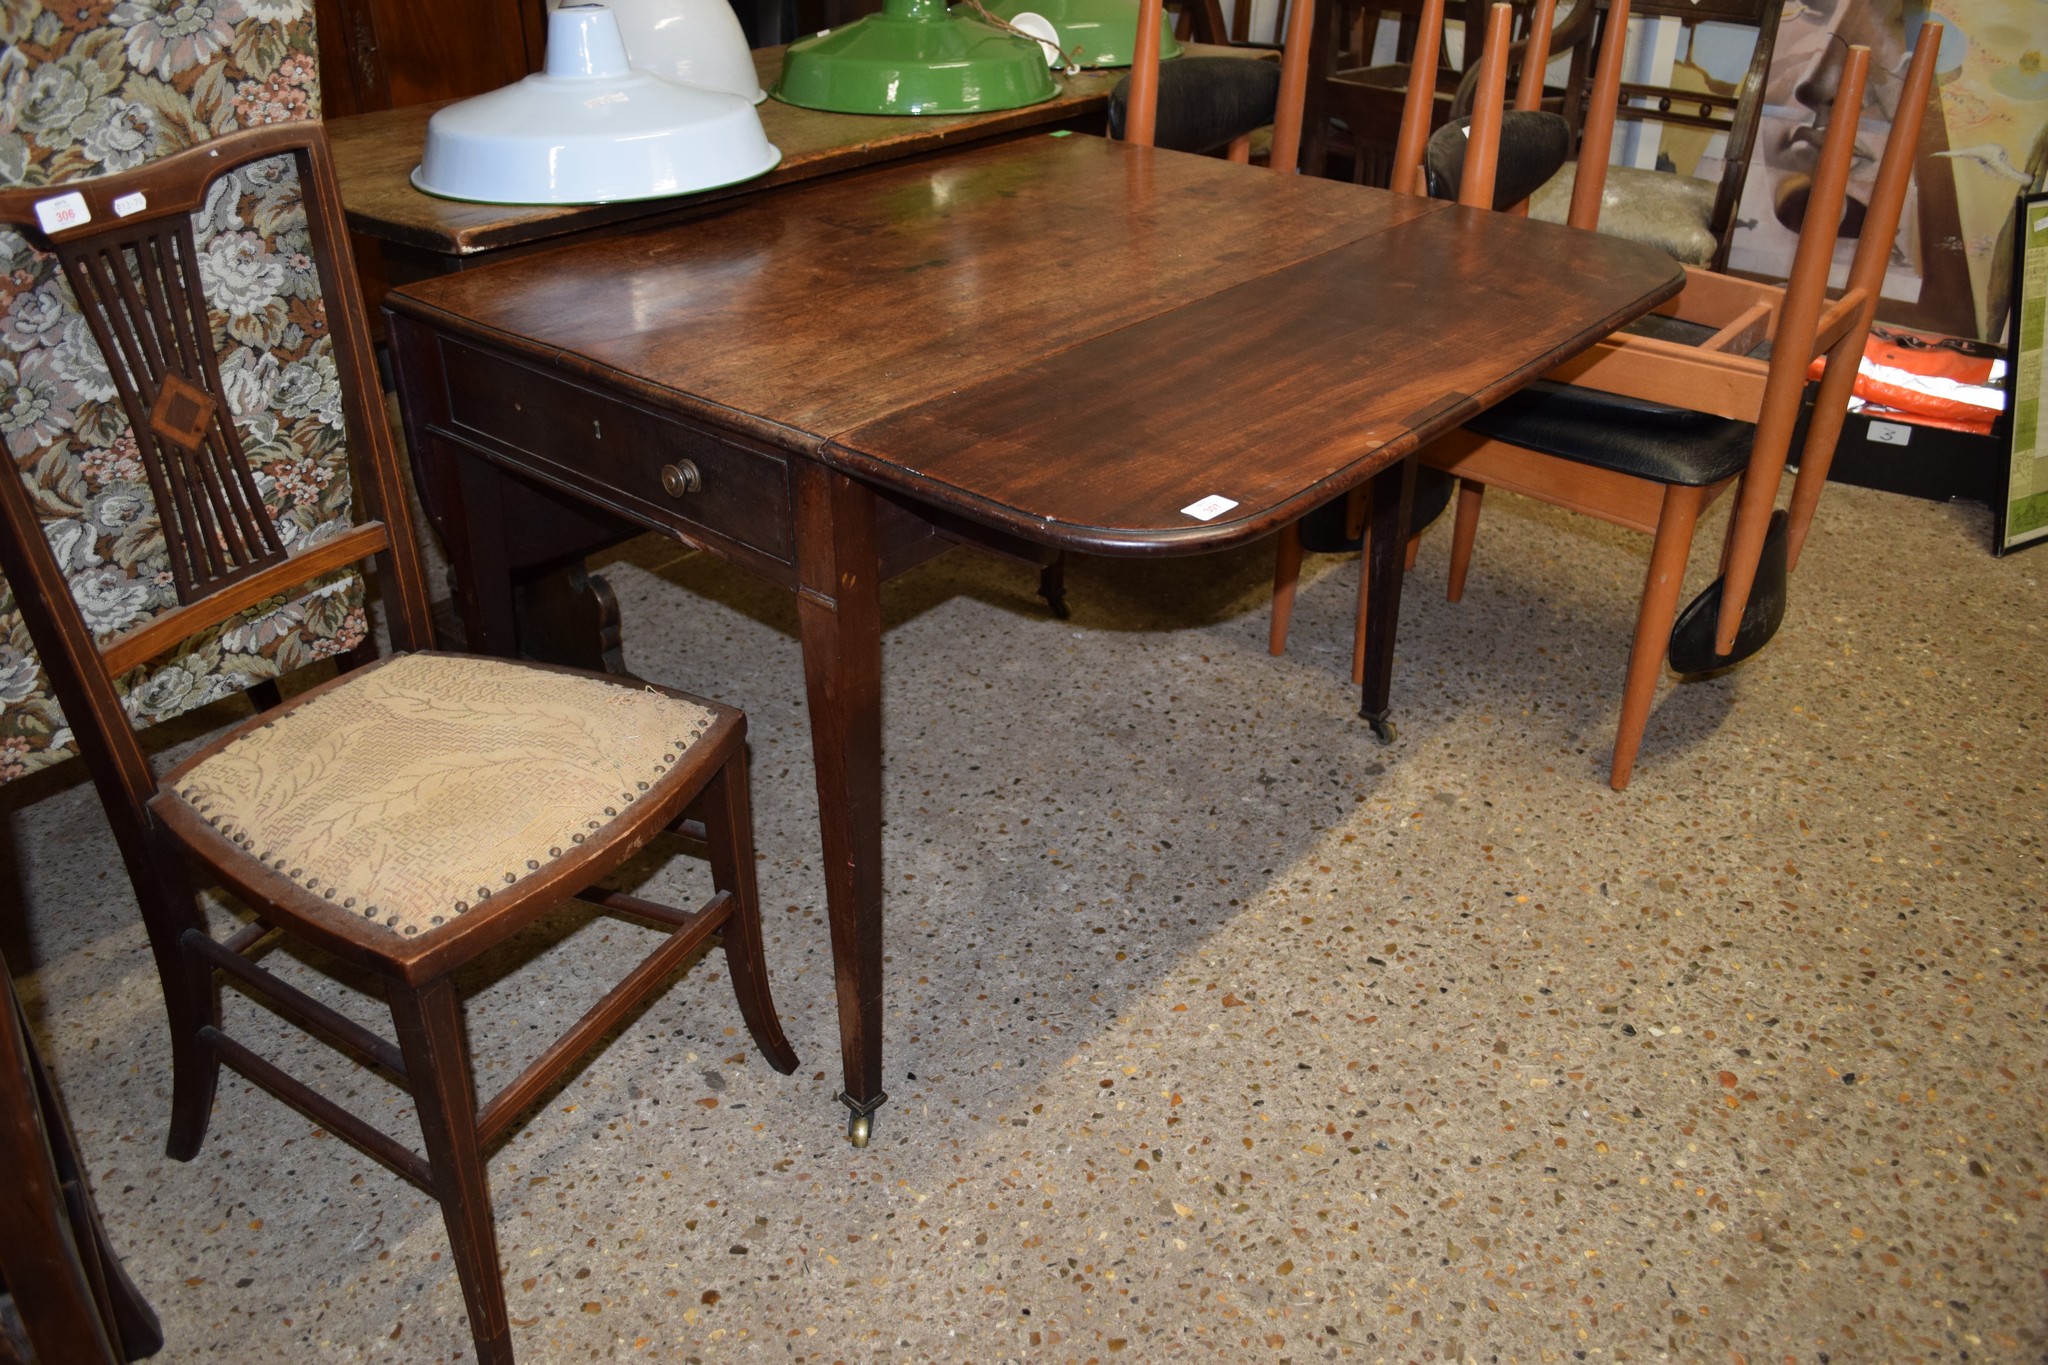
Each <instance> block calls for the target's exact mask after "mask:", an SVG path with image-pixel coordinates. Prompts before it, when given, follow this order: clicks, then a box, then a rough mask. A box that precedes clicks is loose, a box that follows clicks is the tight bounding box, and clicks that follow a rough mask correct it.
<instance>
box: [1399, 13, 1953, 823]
mask: <svg viewBox="0 0 2048 1365" xmlns="http://www.w3.org/2000/svg"><path fill="white" fill-rule="evenodd" d="M1624 3H1625V0H1616V8H1617V10H1619V8H1620V7H1621V5H1622V4H1624ZM1940 32H1941V28H1940V25H1938V24H1929V25H1927V26H1926V27H1925V28H1924V29H1923V30H1922V32H1921V36H1920V39H1919V42H1918V44H1917V46H1916V49H1915V53H1914V56H1913V60H1912V65H1911V67H1910V68H1909V70H1908V72H1907V75H1906V80H1905V84H1904V91H1903V94H1902V96H1901V99H1900V103H1899V106H1898V113H1897V115H1896V117H1895V118H1894V119H1893V122H1892V125H1891V131H1890V134H1889V136H1888V138H1887V140H1886V143H1885V148H1884V152H1883V157H1882V160H1881V162H1880V164H1879V168H1878V172H1877V179H1876V182H1875V185H1874V187H1873V190H1872V193H1871V196H1870V201H1869V205H1868V209H1867V212H1866V213H1865V215H1864V217H1863V222H1862V231H1861V233H1860V235H1859V238H1858V241H1857V246H1856V254H1855V259H1854V262H1853V264H1852V265H1851V267H1850V270H1849V276H1848V284H1847V288H1846V289H1845V291H1844V292H1843V293H1842V294H1841V296H1840V297H1838V298H1836V299H1833V300H1830V299H1829V298H1828V297H1827V276H1828V269H1829V264H1830V261H1831V258H1832V256H1833V253H1834V244H1835V235H1836V229H1837V225H1838V224H1840V223H1842V222H1843V215H1844V203H1845V200H1846V197H1847V196H1846V189H1847V182H1848V174H1849V168H1850V164H1851V161H1852V159H1853V157H1854V156H1855V155H1856V152H1855V142H1856V137H1857V124H1856V121H1855V120H1854V119H1840V120H1837V121H1836V122H1835V125H1834V126H1833V127H1832V128H1830V129H1829V131H1828V136H1827V141H1826V144H1825V145H1824V147H1823V149H1822V153H1821V161H1820V164H1819V167H1818V169H1817V171H1816V174H1815V176H1814V181H1813V190H1812V198H1811V199H1810V201H1809V203H1810V207H1809V209H1808V212H1807V214H1806V227H1805V229H1804V231H1803V232H1802V233H1801V235H1800V239H1799V246H1798V250H1797V253H1796V255H1795V257H1794V262H1793V268H1792V274H1791V278H1790V280H1789V281H1788V282H1787V283H1786V284H1785V285H1784V286H1783V287H1779V286H1775V285H1770V284H1763V283H1758V282H1754V281H1749V280H1743V279H1736V278H1732V277H1730V276H1725V275H1720V274H1716V273H1714V272H1712V271H1708V270H1703V269H1700V268H1698V267H1688V269H1687V282H1686V286H1685V288H1684V291H1683V292H1682V293H1681V294H1680V295H1679V296H1678V297H1677V298H1676V299H1675V300H1673V301H1672V302H1671V303H1669V304H1667V305H1665V307H1664V309H1663V310H1662V313H1663V316H1662V318H1661V319H1653V320H1652V321H1657V322H1661V324H1662V325H1661V326H1660V327H1656V328H1648V329H1644V332H1643V334H1627V333H1624V334H1620V335H1617V336H1615V337H1613V338H1610V339H1609V340H1608V341H1606V342H1603V343H1602V344H1601V345H1600V346H1598V347H1595V348H1594V349H1593V350H1592V351H1590V352H1588V353H1587V354H1586V355H1585V356H1583V357H1581V358H1579V359H1577V360H1575V361H1573V362H1571V363H1570V364H1568V365H1566V366H1564V367H1563V368H1562V369H1561V370H1559V371H1557V372H1555V373H1553V374H1552V375H1551V376H1550V377H1549V379H1547V380H1545V381H1540V382H1539V383H1537V384H1535V385H1532V386H1530V387H1529V388H1528V389H1525V390H1523V391H1522V392H1521V393H1519V394H1516V395H1514V396H1512V397H1510V398H1508V399H1507V400H1505V401H1503V402H1501V403H1500V404H1497V405H1496V406H1495V407H1493V408H1490V409H1488V410H1487V411H1486V412H1484V413H1482V414H1480V416H1478V417H1477V418H1474V419H1473V420H1472V421H1470V422H1468V423H1467V424H1466V425H1465V427H1464V428H1463V429H1462V430H1461V431H1459V432H1457V433H1454V434H1453V435H1452V436H1449V437H1446V438H1444V439H1443V440H1441V441H1439V442H1437V443H1436V444H1434V445H1432V446H1430V447H1429V448H1428V449H1426V450H1425V451H1424V452H1423V454H1422V458H1423V461H1424V462H1425V463H1426V464H1428V465H1431V466H1433V467H1435V468H1438V469H1441V470H1443V471H1445V472H1446V473H1449V474H1452V475H1454V476H1455V477H1457V478H1458V480H1459V493H1458V513H1457V526H1456V530H1455V533H1454V535H1453V538H1452V549H1451V577H1450V596H1451V598H1452V600H1453V601H1455V600H1457V599H1458V598H1459V597H1460V596H1461V595H1462V593H1463V590H1464V584H1465V579H1466V574H1467V570H1468V568H1469V565H1470V561H1471V554H1472V546H1473V541H1474V537H1475V535H1476V533H1477V528H1478V518H1479V512H1480V508H1481V506H1482V500H1483V497H1484V494H1485V491H1486V489H1487V488H1488V487H1502V488H1508V489H1512V490H1513V491H1515V492H1518V493H1522V494H1524V495H1526V496H1530V497H1534V498H1538V499H1540V500H1543V501H1546V502H1552V503H1555V504H1557V505H1560V506H1563V507H1568V508H1572V509H1574V510H1577V511H1582V512H1586V513H1588V514H1590V515H1593V516H1596V517H1599V518H1601V519H1602V520H1605V521H1609V522H1612V523H1614V524H1616V525H1620V526H1624V527H1627V528H1630V529H1633V530H1638V531H1643V532H1647V533H1649V534H1651V535H1652V536H1653V537H1654V543H1653V545H1652V547H1651V552H1650V566H1649V572H1648V577H1647V579H1646V582H1645V585H1644V589H1643V594H1642V600H1641V604H1640V606H1639V609H1638V611H1637V616H1636V625H1635V632H1634V644H1633V646H1632V650H1631V653H1630V657H1629V664H1628V674H1627V684H1626V687H1625V690H1624V692H1623V696H1622V707H1621V717H1620V721H1619V723H1618V725H1617V727H1616V735H1615V744H1614V755H1613V762H1612V766H1611V768H1610V770H1609V779H1608V780H1609V782H1610V784H1611V785H1612V786H1613V787H1614V788H1615V789H1617V790H1619V789H1621V788H1623V787H1626V786H1627V785H1628V781H1629V777H1630V774H1631V772H1632V771H1633V768H1634V765H1635V760H1636V754H1637V751H1638V749H1639V748H1640V746H1641V742H1642V737H1643V732H1644V728H1645V725H1646V722H1647V720H1648V717H1649V712H1650V705H1651V702H1652V700H1653V699H1654V697H1655V694H1656V688H1657V680H1658V676H1659V674H1660V673H1661V672H1662V666H1663V664H1664V661H1665V658H1666V655H1667V652H1669V653H1670V654H1671V656H1672V661H1673V663H1674V665H1675V666H1679V667H1682V668H1683V669H1684V670H1685V671H1686V672H1688V673H1691V672H1704V671H1708V670H1710V669H1717V668H1722V667H1726V666H1729V665H1732V664H1734V663H1737V662H1739V661H1740V660H1741V659H1743V658H1746V657H1748V656H1749V655H1750V654H1752V653H1754V652H1755V650H1757V649H1758V648H1761V647H1762V645H1763V643H1764V642H1765V641H1767V640H1768V639H1769V638H1770V636H1771V634H1772V632H1773V631H1774V630H1775V629H1776V628H1777V625H1778V623H1779V621H1780V619H1782V616H1783V611H1784V597H1783V584H1784V580H1783V575H1784V573H1785V572H1786V570H1787V569H1788V568H1789V567H1791V566H1793V565H1796V563H1797V559H1798V552H1799V548H1800V546H1801V545H1802V544H1803V543H1804V540H1805V538H1806V534H1807V530H1808V527H1809V526H1810V524H1811V521H1812V517H1813V512H1814V508H1815V505H1816V504H1817V502H1818V500H1819V497H1820V493H1821V489H1822V486H1823V481H1824V480H1825V478H1826V476H1827V468H1828V464H1829V462H1830V460H1831V459H1832V456H1833V451H1834V444H1835V440H1836V438H1837V436H1838V435H1839V434H1840V431H1841V427H1842V422H1843V419H1844V416H1845V413H1846V404H1847V400H1848V397H1849V390H1850V386H1851V385H1852V384H1853V382H1854V379H1855V373H1856V369H1857V364H1858V361H1859V359H1860V357H1861V356H1862V353H1863V344H1864V339H1865V336H1866V335H1867V333H1868V331H1869V327H1870V322H1871V319H1872V316H1873V315H1874V313H1875V311H1876V307H1877V296H1878V290H1879V288H1880V286H1881V285H1882V283H1883V278H1884V272H1885V266H1886V263H1887V261H1888V260H1889V258H1890V255H1891V247H1892V238H1893V234H1894V233H1895V232H1896V230H1897V228H1898V222H1899V215H1900V211H1901V209H1902V207H1903V204H1904V199H1905V193H1906V185H1907V181H1908V178H1909V176H1910V174H1911V170H1912V161H1913V156H1914V154H1915V150H1916V148H1917V146H1918V141H1919V136H1920V125H1921V121H1922V118H1923V116H1924V112H1925V109H1926V106H1927V102H1928V98H1929V94H1930V92H1931V90H1932V88H1933V77H1934V58H1935V51H1936V48H1937V46H1938V44H1939V42H1940ZM1601 65H1602V69H1603V70H1602V75H1601V78H1600V79H1601V80H1602V81H1603V82H1606V83H1608V84H1609V85H1610V87H1611V85H1612V84H1614V83H1618V62H1617V61H1611V60H1609V59H1607V58H1603V60H1602V63H1601ZM1868 67H1869V54H1868V52H1867V51H1866V50H1865V49H1862V48H1853V49H1851V51H1850V58H1849V61H1848V62H1847V63H1846V64H1845V66H1844V71H1843V78H1842V85H1841V90H1842V91H1844V92H1846V93H1844V94H1843V95H1842V99H1843V103H1842V104H1841V106H1840V107H1842V108H1848V109H1856V108H1860V107H1861V105H1860V102H1859V101H1860V95H1861V92H1862V89H1863V85H1864V82H1865V80H1866V79H1867V75H1868ZM1596 98H1597V97H1596ZM1599 108H1600V106H1599V105H1597V104H1596V106H1595V112H1596V113H1597V112H1598V109H1599ZM1588 140H1589V144H1590V142H1591V137H1590V135H1589V139H1588ZM1582 164H1586V165H1595V166H1598V165H1604V164H1605V159H1604V155H1603V156H1599V157H1595V156H1593V155H1591V154H1587V155H1586V156H1585V157H1584V160H1583V163H1582ZM1597 182H1598V177H1597V176H1582V177H1581V178H1580V180H1579V183H1578V186H1577V191H1576V193H1575V195H1574V202H1573V209H1572V217H1573V220H1574V223H1575V225H1578V226H1582V227H1590V226H1591V224H1592V221H1593V213H1594V210H1595V206H1596V205H1597V204H1598V203H1599V194H1600V191H1599V186H1598V183H1597ZM1657 332H1663V333H1665V334H1664V335H1657V334H1655V333H1657ZM1688 335H1689V336H1690V338H1691V339H1690V340H1688V339H1687V336H1688ZM1765 343H1768V346H1769V357H1768V359H1765V358H1763V357H1761V356H1760V355H1758V354H1756V352H1757V351H1758V350H1759V349H1760V348H1761V347H1762V346H1763V345H1764V344H1765ZM1815 362H1819V363H1820V364H1821V365H1822V366H1823V374H1822V378H1821V380H1820V384H1819V387H1818V389H1817V391H1816V393H1815V397H1814V401H1813V405H1812V410H1811V413H1810V416H1809V419H1808V422H1807V429H1806V437H1805V442H1804V444H1803V446H1802V447H1801V451H1802V454H1801V457H1800V461H1799V476H1798V480H1797V483H1796V484H1795V486H1794V489H1793V492H1792V497H1791V500H1790V505H1789V508H1788V509H1787V510H1786V511H1783V512H1779V511H1775V510H1774V509H1775V508H1776V500H1777V493H1778V489H1779V484H1780V482H1781V479H1782V475H1783V472H1784V467H1785V464H1786V462H1787V456H1788V454H1789V452H1790V448H1791V441H1792V439H1793V435H1794V431H1795V427H1796V426H1797V424H1798V421H1799V416H1800V407H1801V399H1802V396H1803V394H1804V393H1805V391H1806V387H1807V375H1808V370H1809V367H1810V366H1811V365H1812V364H1814V363H1815ZM1731 487H1735V488H1737V493H1736V498H1735V507H1734V510H1733V512H1732V513H1731V514H1730V519H1729V527H1728V532H1727V538H1726V541H1725V544H1724V548H1723V551H1722V557H1721V565H1722V578H1721V580H1720V581H1719V582H1717V583H1716V584H1715V585H1714V586H1712V587H1710V588H1709V589H1708V591H1707V593H1706V594H1703V595H1702V599H1701V600H1700V601H1699V602H1696V603H1695V604H1694V608H1693V609H1691V610H1689V611H1688V612H1687V613H1686V615H1685V616H1684V617H1683V618H1680V617H1678V615H1677V604H1678V600H1679V593H1680V588H1681V585H1682V580H1683V576H1684V572H1685V563H1686V558H1687V554H1688V552H1689V550H1690V547H1691V544H1692V537H1693V531H1694V527H1695V525H1696V523H1697V522H1698V519H1699V517H1700V515H1701V513H1702V512H1703V511H1704V509H1705V508H1706V507H1707V506H1708V504H1710V503H1711V502H1712V501H1713V500H1714V499H1715V498H1716V497H1718V496H1719V495H1720V494H1721V493H1723V492H1725V491H1727V490H1728V489H1729V488H1731ZM1674 620H1676V628H1674ZM1709 626H1711V631H1709V630H1708V627H1709ZM1392 628H1393V623H1392V622H1382V621H1374V622H1373V623H1371V629H1373V630H1376V631H1377V630H1382V629H1385V630H1391V629H1392ZM1695 633H1697V637H1698V638H1694V637H1695Z"/></svg>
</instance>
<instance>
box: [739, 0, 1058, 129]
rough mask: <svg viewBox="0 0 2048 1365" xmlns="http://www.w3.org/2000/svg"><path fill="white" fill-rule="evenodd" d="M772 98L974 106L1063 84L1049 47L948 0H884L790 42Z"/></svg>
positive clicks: (903, 110) (862, 106)
mask: <svg viewBox="0 0 2048 1365" xmlns="http://www.w3.org/2000/svg"><path fill="white" fill-rule="evenodd" d="M774 93H775V98H777V99H779V100H781V101H783V102H784V103H786V104H794V105H798V106H801V107H802V108H805V109H825V110H829V111H831V112H832V113H835V114H974V113H984V112H987V111H990V110H996V109H1021V108H1023V107H1024V106H1025V105H1027V104H1039V103H1042V102H1043V101H1045V100H1049V99H1051V98H1052V97H1053V96H1054V95H1056V94H1058V93H1059V87H1058V86H1056V85H1054V84H1053V79H1052V72H1051V71H1050V70H1049V69H1048V68H1047V66H1046V59H1045V51H1044V49H1042V48H1041V47H1039V45H1038V44H1037V43H1035V42H1033V41H1031V40H1030V39H1029V38H1021V37H1018V36H1017V35H1016V34H1012V33H1005V32H1003V31H1002V30H1001V29H999V28H997V27H995V26H994V25H993V24H991V23H989V22H988V21H987V20H985V19H983V18H981V17H980V16H979V15H976V14H974V13H972V12H971V11H968V10H964V9H963V10H955V11H951V12H948V10H947V9H946V6H945V3H944V0H885V3H884V5H883V8H882V12H881V13H880V14H870V15H867V16H866V17H864V18H861V19H856V20H854V21H853V22H852V23H850V24H846V25H844V26H842V27H839V28H834V29H827V30H825V31H824V32H823V33H814V34H812V35H811V36H810V37H808V38H799V39H797V41H795V42H793V43H791V44H790V45H789V51H788V55H787V56H786V57H785V58H784V60H783V64H782V80H781V81H780V82H779V83H777V85H776V87H775V92H774Z"/></svg>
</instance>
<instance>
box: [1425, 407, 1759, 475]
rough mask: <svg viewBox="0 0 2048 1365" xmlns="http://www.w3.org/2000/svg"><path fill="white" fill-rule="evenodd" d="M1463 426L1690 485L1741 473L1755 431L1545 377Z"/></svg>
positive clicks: (1564, 456)
mask: <svg viewBox="0 0 2048 1365" xmlns="http://www.w3.org/2000/svg"><path fill="white" fill-rule="evenodd" d="M1465 426H1466V428H1467V429H1468V430H1471V431H1476V432H1478V433H1479V434H1480V435H1481V436H1488V437H1492V438H1493V439H1494V440H1498V441H1507V442H1509V443H1510V444H1512V445H1518V446H1522V447H1525V448H1526V449H1529V450H1537V451H1541V452H1543V453H1544V454H1545V455H1555V456H1558V457H1559V458H1560V459H1566V460H1575V461H1577V462H1578V463H1580V464H1588V465H1593V466H1595V467H1596V468H1600V469H1612V470H1614V471H1616V472H1617V473H1621V474H1633V475H1635V476H1637V477H1638V478H1644V479H1655V480H1656V481H1657V482H1658V483H1675V484H1684V485H1687V486H1689V487H1695V488H1702V487H1706V486H1707V485H1709V484H1716V483H1719V482H1721V480H1723V479H1727V478H1732V477H1733V476H1735V475H1737V474H1739V473H1741V472H1742V468H1743V466H1744V465H1746V464H1748V463H1749V448H1750V443H1751V441H1752V439H1753V437H1754V435H1755V433H1756V427H1755V426H1754V425H1753V424H1751V423H1749V422H1737V421H1733V420H1731V419H1729V418H1726V417H1712V416H1709V415H1708V414H1706V413H1702V412H1693V411H1691V410H1690V409H1687V408H1673V407H1666V406H1665V405H1663V404H1661V403H1646V402H1643V401H1642V400H1641V399H1636V398H1624V397H1622V396H1621V395H1620V394H1614V393H1603V392H1601V391H1600V390H1598V389H1583V388H1579V387H1577V386H1576V385H1571V384H1554V383H1551V382H1549V381H1547V380H1538V381H1537V382H1535V383H1533V384H1531V385H1530V386H1529V387H1528V388H1526V389H1523V390H1522V391H1521V392H1519V393H1517V394H1514V395H1512V396H1511V397H1508V398H1504V399H1502V400H1501V401H1500V402H1498V403H1496V404H1494V405H1493V406H1492V407H1490V408H1488V409H1487V410H1486V411H1485V412H1482V413H1480V414H1479V415H1478V416H1477V417H1474V418H1472V419H1471V420H1470V421H1468V422H1466V423H1465Z"/></svg>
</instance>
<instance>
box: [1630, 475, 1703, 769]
mask: <svg viewBox="0 0 2048 1365" xmlns="http://www.w3.org/2000/svg"><path fill="white" fill-rule="evenodd" d="M1704 501H1705V496H1704V494H1703V493H1702V491H1701V490H1700V489H1697V488H1682V487H1679V486H1677V485H1675V484H1674V485H1671V486H1669V487H1667V488H1666V489H1665V490H1664V508H1663V511H1662V512H1661V513H1659V515H1658V517H1657V540H1656V543H1655V544H1654V545H1652V546H1651V547H1650V571H1649V575H1648V577H1647V579H1646V580H1645V581H1644V583H1643V604H1642V608H1641V609H1640V611H1638V613H1637V615H1636V641H1635V647H1634V648H1633V649H1632V650H1630V652H1629V656H1628V684H1627V686H1626V687H1625V688H1624V689H1623V691H1622V694H1621V722H1620V724H1619V725H1618V726H1617V727H1616V729H1615V734H1614V765H1613V767H1612V768H1610V769H1609V770H1608V776H1607V784H1608V785H1609V786H1611V787H1613V788H1614V790H1616V791H1620V790H1622V789H1623V788H1624V787H1626V786H1628V779H1629V775H1630V774H1631V773H1632V772H1633V771H1634V770H1635V766H1636V751H1637V750H1638V749H1640V748H1641V747H1642V743H1643V729H1644V727H1645V726H1646V725H1648V724H1649V720H1650V702H1651V701H1652V700H1653V699H1654V698H1655V697H1656V695H1657V679H1658V677H1659V676H1660V675H1661V674H1662V673H1663V672H1664V655H1665V652H1666V650H1667V649H1668V648H1669V646H1670V641H1671V623H1672V621H1673V620H1674V619H1676V618H1677V616H1678V592H1679V589H1680V588H1681V587H1682V586H1684V582H1685V560H1686V556H1687V555H1688V554H1690V553H1691V551H1692V532H1693V527H1694V526H1695V525H1696V524H1697V523H1698V521H1699V517H1700V506H1701V504H1702V503H1703V502H1704Z"/></svg>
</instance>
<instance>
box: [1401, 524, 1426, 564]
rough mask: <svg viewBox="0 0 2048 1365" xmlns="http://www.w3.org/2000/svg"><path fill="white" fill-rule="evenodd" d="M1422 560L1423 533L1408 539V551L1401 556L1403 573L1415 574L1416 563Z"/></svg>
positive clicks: (1418, 532) (1417, 533)
mask: <svg viewBox="0 0 2048 1365" xmlns="http://www.w3.org/2000/svg"><path fill="white" fill-rule="evenodd" d="M1420 558H1422V532H1420V531H1417V532H1416V533H1415V534H1414V535H1412V536H1409V537H1408V550H1407V552H1406V553H1405V554H1403V555H1402V556H1401V572H1402V573H1414V572H1415V561H1416V560H1418V559H1420Z"/></svg>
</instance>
